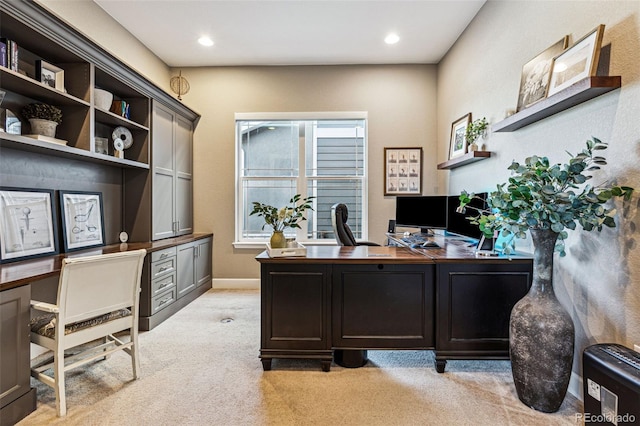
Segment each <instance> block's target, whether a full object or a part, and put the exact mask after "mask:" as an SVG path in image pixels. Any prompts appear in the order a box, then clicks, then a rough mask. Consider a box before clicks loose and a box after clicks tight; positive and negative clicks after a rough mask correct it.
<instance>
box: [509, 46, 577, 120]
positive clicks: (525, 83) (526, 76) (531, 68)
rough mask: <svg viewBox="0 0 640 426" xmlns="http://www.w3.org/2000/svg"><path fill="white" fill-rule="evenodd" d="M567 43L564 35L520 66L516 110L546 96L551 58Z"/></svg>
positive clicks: (562, 49)
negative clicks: (520, 73)
mask: <svg viewBox="0 0 640 426" xmlns="http://www.w3.org/2000/svg"><path fill="white" fill-rule="evenodd" d="M568 43H569V36H564V37H563V38H562V39H561V40H558V41H557V42H556V43H554V44H553V46H550V47H548V48H547V49H546V50H545V51H544V52H542V53H540V54H539V55H537V56H536V57H535V58H533V59H532V60H530V61H529V62H527V63H526V64H525V65H524V66H523V67H522V77H521V78H520V92H519V94H518V107H517V108H516V111H520V110H522V109H524V108H527V107H529V106H531V105H533V104H535V103H536V102H538V101H540V100H542V99H544V98H545V96H547V88H548V87H549V79H550V78H551V66H552V64H553V58H554V57H556V56H558V55H559V54H560V53H562V52H563V51H564V49H566V48H567V45H568Z"/></svg>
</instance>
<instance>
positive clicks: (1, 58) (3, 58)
mask: <svg viewBox="0 0 640 426" xmlns="http://www.w3.org/2000/svg"><path fill="white" fill-rule="evenodd" d="M7 63H8V62H7V43H6V42H5V41H4V40H3V39H0V66H2V67H5V68H6V67H7Z"/></svg>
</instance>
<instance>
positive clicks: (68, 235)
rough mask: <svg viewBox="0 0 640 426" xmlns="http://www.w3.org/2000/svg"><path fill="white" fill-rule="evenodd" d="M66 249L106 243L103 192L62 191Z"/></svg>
mask: <svg viewBox="0 0 640 426" xmlns="http://www.w3.org/2000/svg"><path fill="white" fill-rule="evenodd" d="M60 209H61V211H62V234H63V241H64V251H73V250H79V249H83V248H89V247H99V246H103V245H105V239H104V214H103V211H102V193H101V192H79V191H60Z"/></svg>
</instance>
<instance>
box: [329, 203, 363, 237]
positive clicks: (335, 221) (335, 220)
mask: <svg viewBox="0 0 640 426" xmlns="http://www.w3.org/2000/svg"><path fill="white" fill-rule="evenodd" d="M348 218H349V211H348V209H347V206H346V205H345V204H342V203H337V204H334V205H333V206H331V225H332V226H333V233H334V235H335V236H336V241H337V243H338V245H339V246H356V245H358V243H357V242H356V239H355V237H354V236H353V232H351V228H350V227H349V225H348V224H347V219H348Z"/></svg>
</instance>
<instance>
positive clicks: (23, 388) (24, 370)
mask: <svg viewBox="0 0 640 426" xmlns="http://www.w3.org/2000/svg"><path fill="white" fill-rule="evenodd" d="M30 299H31V286H29V285H25V286H22V287H17V288H14V289H11V290H5V291H2V292H0V340H1V342H0V343H1V344H0V360H2V362H0V407H5V406H6V405H8V404H10V403H11V402H13V401H15V400H17V399H18V398H20V397H22V396H23V395H25V394H26V393H27V392H29V374H30V372H29V360H30V356H29V308H30V306H29V303H30ZM7 411H9V410H7ZM3 415H4V413H2V414H0V416H3ZM6 415H7V416H9V414H6ZM3 423H4V422H3Z"/></svg>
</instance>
